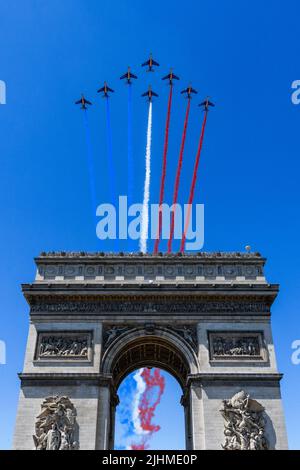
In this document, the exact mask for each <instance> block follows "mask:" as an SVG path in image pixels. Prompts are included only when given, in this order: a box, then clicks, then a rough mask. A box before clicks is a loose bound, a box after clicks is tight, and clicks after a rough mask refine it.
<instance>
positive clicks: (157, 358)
mask: <svg viewBox="0 0 300 470" xmlns="http://www.w3.org/2000/svg"><path fill="white" fill-rule="evenodd" d="M198 369H199V368H198V362H197V356H196V354H195V350H194V349H193V347H192V346H191V344H189V343H188V342H187V341H186V340H185V339H184V338H183V337H182V336H180V335H179V334H177V333H176V332H174V331H173V330H172V329H170V328H167V327H166V328H165V327H155V328H151V329H149V327H148V326H147V327H139V328H134V329H132V330H131V331H130V332H126V333H123V334H121V335H119V336H118V337H117V338H116V339H115V340H114V341H113V342H111V344H110V345H109V347H108V348H107V349H106V351H105V353H104V355H103V361H102V371H103V372H104V373H105V374H109V375H110V376H111V377H112V384H113V387H114V390H115V392H114V395H115V396H114V399H112V401H111V403H112V405H111V406H112V408H111V414H110V415H111V418H110V429H109V448H111V449H113V448H119V449H120V448H125V447H128V448H129V446H130V444H134V440H132V442H130V434H132V433H133V431H136V430H137V429H138V427H139V426H141V418H142V416H141V415H142V413H141V404H142V402H141V401H140V402H139V404H140V408H139V406H138V405H137V404H136V407H135V408H134V406H133V400H137V398H135V397H136V396H137V395H136V393H137V386H138V385H137V384H138V381H139V380H140V381H142V379H143V380H144V382H147V374H148V375H149V374H150V375H149V377H148V378H149V382H150V383H152V382H153V376H154V374H155V371H160V374H161V375H162V376H163V377H164V381H165V385H166V388H165V390H164V392H165V393H164V394H162V395H161V397H160V399H159V405H157V406H156V407H155V412H157V413H158V415H157V416H158V420H159V421H161V422H160V423H155V419H156V418H155V417H154V416H153V423H154V426H155V425H156V426H159V427H160V428H161V429H163V428H164V429H165V430H166V432H167V433H169V436H168V439H164V440H162V439H160V440H159V442H158V441H157V440H156V435H155V436H154V434H155V433H152V435H151V439H150V442H147V439H146V442H145V443H144V444H145V445H146V446H147V447H146V448H148V449H150V448H153V449H163V448H169V449H170V448H179V449H180V448H186V449H191V448H193V447H192V445H193V444H192V438H191V420H190V417H191V413H190V395H189V391H188V389H187V378H188V375H189V374H195V373H197V370H198ZM140 370H144V371H148V372H144V374H143V377H142V375H141V374H142V373H141V372H139V373H140V377H138V376H137V375H136V374H137V373H138V372H137V371H140ZM149 371H150V372H149ZM151 376H152V379H151ZM127 380H129V381H130V383H129V382H127ZM123 382H124V383H123ZM140 385H141V387H143V384H142V383H141V382H140ZM150 389H151V392H149V396H148V398H147V400H148V402H149V406H150V408H151V403H156V397H157V394H158V393H159V390H158V389H159V387H158V386H154V387H152V388H151V387H150ZM172 392H173V395H172ZM146 397H147V394H146ZM139 398H140V400H142V395H141V394H140V396H139ZM144 398H145V397H144ZM181 404H182V405H183V406H181ZM120 405H121V406H120ZM159 406H160V407H159ZM142 408H143V406H142ZM116 410H117V414H116ZM134 413H135V414H134ZM145 413H146V414H147V411H146V412H145ZM150 414H151V413H150ZM176 416H177V422H175V423H174V422H173V424H172V418H171V417H173V418H174V420H175V421H176ZM168 418H169V421H168ZM118 420H119V421H118ZM138 421H140V422H138ZM151 423H152V421H151ZM153 423H152V424H153ZM161 423H164V426H162V425H161ZM182 423H184V424H182ZM169 424H170V425H171V424H172V427H173V444H172V432H171V431H168V429H169ZM122 426H123V429H122V430H121V428H122ZM126 426H127V429H124V427H126ZM134 426H135V429H134ZM175 429H176V433H177V431H178V433H179V434H178V435H177V434H176V433H175V432H174V430H175ZM140 431H141V430H140ZM126 433H127V434H126ZM140 434H143V433H142V432H140ZM126 435H127V437H128V439H127V440H126V438H125V437H124V436H126ZM121 436H123V438H122V439H123V440H122V439H121ZM161 436H162V434H161ZM157 437H159V433H157ZM120 439H121V441H120ZM163 442H165V444H163ZM183 443H184V444H183ZM136 444H137V447H134V448H143V447H138V446H139V444H143V442H142V440H138V441H137V442H136ZM164 446H166V447H164Z"/></svg>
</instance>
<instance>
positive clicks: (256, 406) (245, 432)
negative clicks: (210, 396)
mask: <svg viewBox="0 0 300 470" xmlns="http://www.w3.org/2000/svg"><path fill="white" fill-rule="evenodd" d="M220 412H221V414H222V416H223V418H224V420H225V429H224V434H225V442H224V444H221V445H222V448H223V449H225V450H268V448H269V443H268V441H267V438H266V436H265V418H264V407H263V406H262V405H261V404H260V403H258V402H257V401H256V400H253V399H252V398H250V396H249V395H248V394H247V393H246V392H244V391H243V390H242V391H240V392H238V393H236V394H235V395H234V396H233V397H232V398H231V399H230V400H223V408H222V409H221V410H220Z"/></svg>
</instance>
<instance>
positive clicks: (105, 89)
mask: <svg viewBox="0 0 300 470" xmlns="http://www.w3.org/2000/svg"><path fill="white" fill-rule="evenodd" d="M97 92H98V93H103V95H102V98H109V93H114V90H112V89H111V88H109V86H108V85H107V83H106V82H104V86H103V87H102V88H99V90H97Z"/></svg>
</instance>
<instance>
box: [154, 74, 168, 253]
mask: <svg viewBox="0 0 300 470" xmlns="http://www.w3.org/2000/svg"><path fill="white" fill-rule="evenodd" d="M172 95H173V85H172V83H171V85H170V93H169V100H168V111H167V120H166V129H165V143H164V151H163V166H162V174H161V183H160V193H159V212H158V232H157V236H156V240H155V244H154V253H157V252H158V245H159V242H160V235H161V227H162V213H161V205H162V203H163V200H164V190H165V179H166V170H167V152H168V144H169V127H170V116H171V106H172Z"/></svg>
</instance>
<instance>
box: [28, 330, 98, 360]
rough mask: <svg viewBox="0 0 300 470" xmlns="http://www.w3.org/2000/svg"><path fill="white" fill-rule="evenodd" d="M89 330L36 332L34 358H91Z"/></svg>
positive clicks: (90, 335)
mask: <svg viewBox="0 0 300 470" xmlns="http://www.w3.org/2000/svg"><path fill="white" fill-rule="evenodd" d="M92 336H93V335H92V332H91V331H80V332H79V331H72V332H70V331H68V332H66V331H55V332H54V331H53V332H52V331H48V332H40V333H39V334H38V339H37V346H36V352H35V360H39V361H40V360H47V361H48V360H83V361H90V360H91V359H92Z"/></svg>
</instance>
